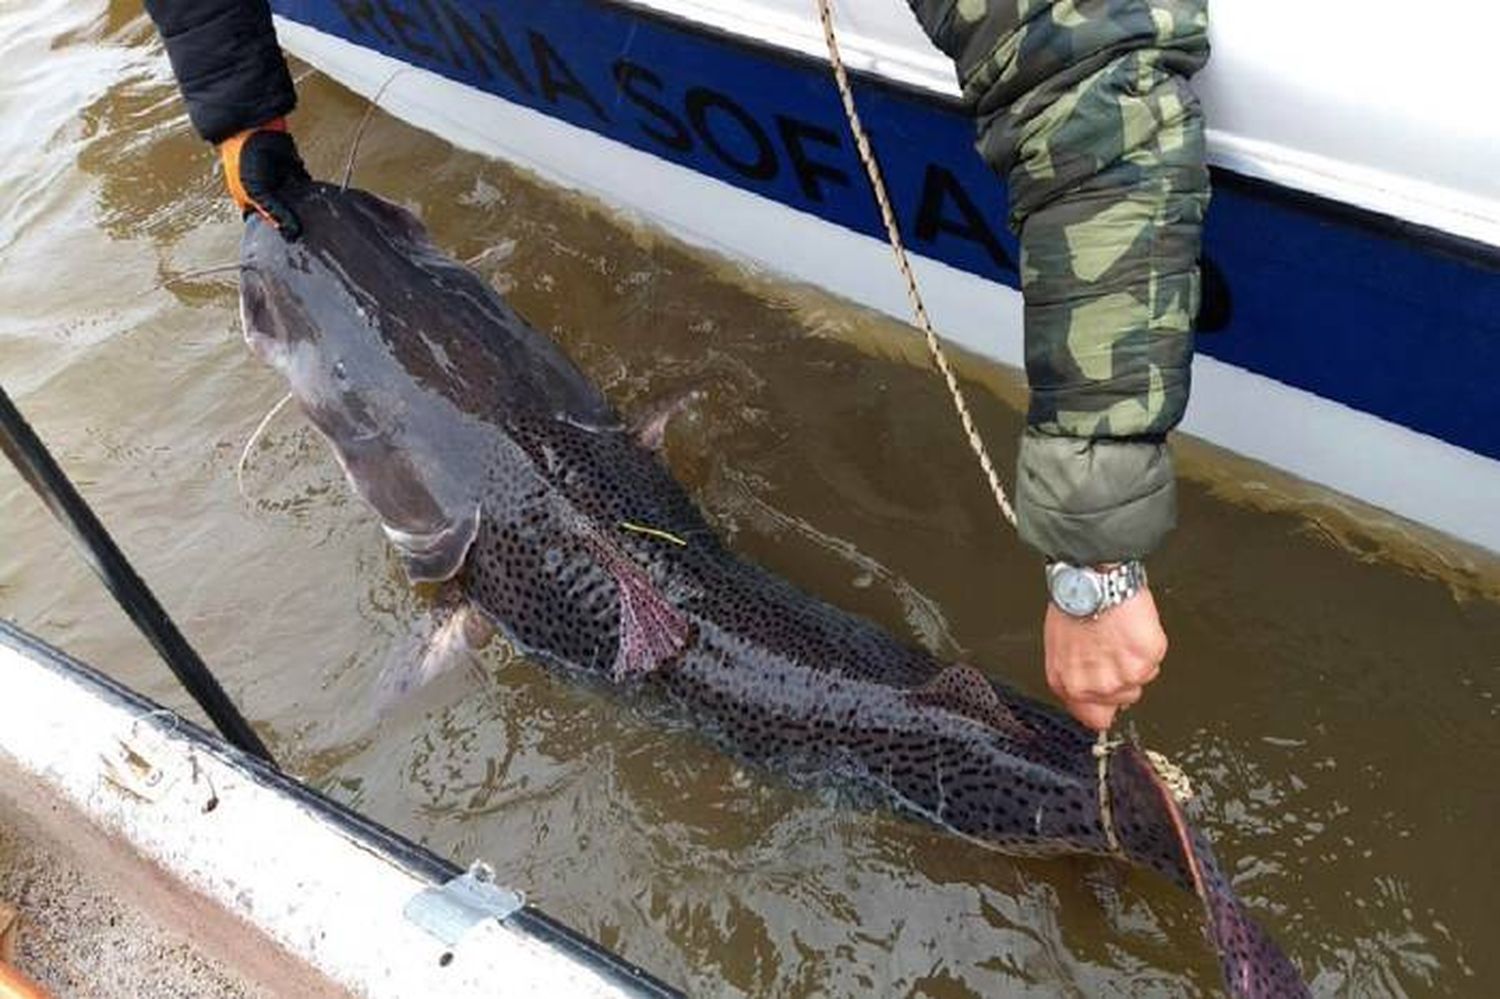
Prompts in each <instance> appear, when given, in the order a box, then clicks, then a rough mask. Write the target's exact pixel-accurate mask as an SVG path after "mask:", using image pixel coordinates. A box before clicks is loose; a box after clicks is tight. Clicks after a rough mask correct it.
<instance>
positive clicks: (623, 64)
mask: <svg viewBox="0 0 1500 999" xmlns="http://www.w3.org/2000/svg"><path fill="white" fill-rule="evenodd" d="M614 74H615V83H616V85H618V86H619V88H620V92H621V93H622V94H624V95H625V99H626V100H628V101H630V103H632V104H634V105H635V106H636V107H638V108H640V109H641V110H642V111H644V112H646V113H647V114H649V115H650V116H651V117H653V118H655V119H656V120H657V121H659V122H661V123H662V124H663V125H665V126H666V127H667V128H668V129H669V131H665V132H664V131H662V130H661V129H658V128H654V127H652V126H651V125H649V124H647V123H646V122H644V121H642V122H640V126H641V131H642V132H645V133H646V134H647V135H649V136H651V138H653V139H655V140H656V141H657V142H660V143H661V144H662V145H664V146H666V147H668V148H669V149H675V150H677V151H678V152H679V153H685V152H687V151H689V150H690V149H692V148H693V134H692V133H691V132H689V131H688V130H687V126H686V125H684V124H683V123H682V119H680V118H678V117H677V116H676V115H674V114H673V113H672V112H670V111H668V110H667V109H666V108H664V107H662V106H661V105H660V104H658V103H657V102H656V101H654V100H652V99H651V98H650V97H648V96H646V94H645V92H644V89H645V88H646V87H650V88H652V89H653V90H655V91H657V92H658V93H659V92H660V91H661V77H659V76H657V75H656V74H655V73H653V72H651V71H650V70H649V69H647V68H646V67H645V66H642V65H641V64H639V63H634V62H631V61H630V60H629V59H616V60H615V62H614Z"/></svg>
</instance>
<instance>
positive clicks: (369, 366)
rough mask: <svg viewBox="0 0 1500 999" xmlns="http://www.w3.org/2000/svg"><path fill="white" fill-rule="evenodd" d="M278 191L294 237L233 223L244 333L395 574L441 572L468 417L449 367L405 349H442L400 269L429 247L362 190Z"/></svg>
mask: <svg viewBox="0 0 1500 999" xmlns="http://www.w3.org/2000/svg"><path fill="white" fill-rule="evenodd" d="M290 200H291V202H292V206H293V209H294V210H295V211H296V212H297V213H298V215H299V217H300V218H301V220H302V223H303V228H304V234H303V236H302V238H301V239H299V240H297V241H295V242H289V241H287V240H284V239H283V238H282V237H281V235H280V234H279V233H278V232H277V231H276V230H275V228H274V227H272V226H271V225H270V224H269V223H266V222H264V221H263V220H261V219H260V218H258V217H253V216H252V217H251V218H250V219H249V221H248V222H247V224H246V229H245V234H244V238H243V240H242V242H241V248H240V262H241V274H240V318H241V323H242V326H243V329H244V336H245V341H246V343H247V345H248V346H249V347H250V349H251V351H252V352H253V353H254V354H255V355H256V356H257V357H259V358H260V359H261V360H263V361H264V362H266V363H267V364H268V365H270V366H271V367H272V368H274V369H275V370H276V371H277V372H278V373H280V374H281V376H282V377H283V378H284V379H285V381H286V385H287V388H288V389H289V390H290V392H291V394H292V397H293V398H294V399H295V400H296V402H297V403H298V405H299V407H300V408H301V409H302V411H303V412H304V413H305V414H306V415H307V417H308V418H309V419H310V420H311V421H312V423H313V425H314V426H315V427H316V428H317V429H318V431H319V432H320V433H321V434H322V436H323V437H325V438H326V439H327V440H328V442H329V444H330V445H331V446H332V448H333V452H334V455H335V456H336V457H337V459H338V460H339V463H340V464H341V465H342V467H343V469H344V471H345V473H346V475H347V476H348V478H349V481H350V483H351V484H352V485H353V487H354V489H355V491H356V492H357V493H359V494H360V496H361V497H362V498H364V499H365V500H366V502H368V503H369V504H370V505H371V506H372V507H374V509H375V511H376V513H378V514H379V515H380V518H381V521H382V523H383V525H384V527H385V530H386V533H387V535H388V536H389V537H390V538H391V540H392V541H393V542H394V543H395V544H396V546H397V548H398V549H399V550H400V551H401V553H402V554H403V556H405V561H406V567H407V572H408V575H409V576H410V577H411V578H412V579H413V580H414V581H416V580H436V579H445V578H449V577H450V576H451V575H452V574H453V573H455V572H456V571H457V569H458V568H459V566H460V565H461V563H462V560H463V556H464V554H465V553H466V551H467V548H468V545H469V543H470V542H471V541H472V539H473V537H474V533H475V529H476V525H477V512H476V510H475V505H476V503H477V499H478V495H479V491H480V484H479V481H478V471H477V469H476V461H475V455H476V454H479V453H482V447H481V445H480V444H479V443H477V442H476V437H477V436H478V435H479V433H480V431H481V430H482V427H480V426H479V425H478V424H477V422H476V421H475V420H474V419H473V418H472V417H471V416H469V415H468V414H466V413H464V412H463V411H462V408H461V407H460V406H459V405H457V404H456V402H455V399H454V398H453V395H454V393H453V392H452V391H450V390H449V389H450V387H451V385H453V384H457V383H458V376H457V374H456V373H445V372H442V371H438V372H436V373H433V372H432V371H429V370H427V369H424V368H422V367H421V366H420V365H418V364H416V363H415V362H414V361H413V360H412V356H413V355H415V354H421V355H423V356H425V357H426V358H428V359H429V361H430V359H431V358H432V357H434V356H438V355H441V353H442V350H443V348H442V346H441V344H440V343H436V342H435V341H434V340H433V336H434V335H440V333H441V330H442V329H443V328H444V324H443V322H442V315H441V313H442V305H443V302H442V298H441V296H437V295H434V294H432V293H431V290H430V288H429V287H428V284H427V283H425V282H423V281H421V280H419V279H418V278H419V277H420V275H417V276H414V274H413V261H414V260H417V259H419V258H421V257H422V256H423V255H424V254H430V253H432V252H434V251H432V250H431V248H430V244H429V243H428V242H427V240H426V236H425V234H424V233H423V231H422V228H421V225H420V223H418V222H417V221H416V220H415V218H414V217H412V216H411V215H410V213H408V212H406V211H405V210H404V209H401V208H399V207H397V206H395V205H391V204H389V203H388V202H385V201H382V200H381V199H379V198H376V197H374V196H373V195H368V194H364V193H363V192H357V191H343V190H340V189H339V188H336V187H331V186H329V185H323V184H309V185H306V186H305V187H301V188H298V189H297V190H295V191H294V192H292V193H291V194H290ZM424 309H425V310H426V311H427V312H429V313H431V315H424ZM433 331H436V334H435V333H434V332H433Z"/></svg>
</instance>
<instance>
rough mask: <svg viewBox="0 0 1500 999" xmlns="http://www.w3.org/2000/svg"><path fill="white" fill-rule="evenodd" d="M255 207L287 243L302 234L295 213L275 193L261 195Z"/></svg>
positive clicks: (294, 240) (300, 223)
mask: <svg viewBox="0 0 1500 999" xmlns="http://www.w3.org/2000/svg"><path fill="white" fill-rule="evenodd" d="M255 207H256V209H257V210H258V211H259V212H260V214H261V215H262V216H263V217H264V218H266V219H267V220H269V221H270V223H271V224H272V225H274V226H275V227H276V228H277V230H278V231H279V232H280V233H281V236H282V238H283V239H285V240H286V241H287V242H288V243H294V242H296V241H297V239H298V238H299V237H300V236H301V235H302V222H301V220H300V219H298V218H297V213H296V212H294V211H292V209H291V207H290V206H288V205H287V203H286V202H285V201H282V200H281V199H280V198H278V197H277V196H276V195H274V194H268V195H263V196H262V197H260V198H259V199H257V200H256V202H255Z"/></svg>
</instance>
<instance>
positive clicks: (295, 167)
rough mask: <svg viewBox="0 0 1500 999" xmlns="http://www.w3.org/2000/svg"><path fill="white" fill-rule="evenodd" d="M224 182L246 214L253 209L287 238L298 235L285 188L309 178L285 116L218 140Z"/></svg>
mask: <svg viewBox="0 0 1500 999" xmlns="http://www.w3.org/2000/svg"><path fill="white" fill-rule="evenodd" d="M219 160H220V162H221V163H223V165H224V182H225V184H227V185H228V186H229V196H230V197H231V198H233V199H234V203H235V204H237V205H239V206H240V211H241V212H243V213H244V214H245V215H246V216H248V215H249V214H250V213H251V212H255V213H256V214H257V215H259V216H260V217H261V218H263V219H265V220H266V221H267V222H269V223H271V224H272V225H273V226H275V227H276V228H277V229H279V230H280V231H281V235H282V236H284V237H286V238H287V239H288V240H294V239H296V238H297V237H298V236H301V235H302V223H301V222H300V221H298V219H297V215H296V213H295V212H293V211H292V209H291V206H290V205H289V204H288V203H287V198H286V193H287V190H288V188H291V187H294V186H296V185H298V184H305V183H307V182H308V181H309V180H310V179H311V178H310V177H309V176H308V173H307V167H305V166H303V164H302V157H301V156H299V155H297V145H296V143H294V142H293V141H292V133H291V132H288V131H287V128H286V119H285V118H274V119H272V120H271V121H268V122H266V123H265V124H264V125H257V126H256V127H255V128H247V129H245V130H244V131H243V132H236V133H235V134H234V135H231V136H230V137H229V138H227V139H225V140H224V141H223V142H221V143H219Z"/></svg>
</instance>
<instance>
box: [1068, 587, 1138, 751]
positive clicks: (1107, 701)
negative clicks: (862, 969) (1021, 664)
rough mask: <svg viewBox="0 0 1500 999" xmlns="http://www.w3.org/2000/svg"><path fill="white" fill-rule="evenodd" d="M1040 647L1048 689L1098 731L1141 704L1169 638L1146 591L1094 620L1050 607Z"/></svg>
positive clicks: (1083, 721)
mask: <svg viewBox="0 0 1500 999" xmlns="http://www.w3.org/2000/svg"><path fill="white" fill-rule="evenodd" d="M1042 643H1043V645H1044V646H1045V652H1046V662H1047V685H1048V686H1049V687H1051V688H1052V692H1053V693H1054V694H1056V695H1057V696H1058V698H1059V699H1060V700H1061V701H1062V702H1063V705H1064V706H1065V707H1066V708H1067V709H1068V713H1069V714H1071V715H1072V716H1073V717H1074V718H1077V719H1078V721H1079V722H1081V723H1082V724H1084V725H1087V726H1088V727H1089V728H1092V729H1096V730H1099V731H1103V730H1105V729H1107V728H1109V726H1110V725H1111V724H1112V723H1113V722H1114V719H1115V712H1117V711H1119V710H1120V709H1121V708H1123V707H1126V706H1128V705H1131V704H1134V703H1135V702H1136V701H1138V700H1140V699H1141V694H1142V693H1143V692H1144V689H1145V686H1146V684H1148V683H1150V682H1151V681H1152V680H1154V679H1156V674H1157V673H1159V672H1160V671H1161V661H1162V660H1163V659H1165V658H1166V655H1167V634H1166V632H1164V631H1163V630H1162V627H1161V619H1160V618H1159V617H1158V616H1157V613H1156V601H1155V600H1153V599H1152V598H1151V591H1150V590H1149V589H1143V590H1141V591H1140V592H1139V593H1137V594H1136V595H1135V596H1133V597H1131V598H1130V599H1129V600H1127V601H1125V602H1124V603H1122V604H1120V605H1119V606H1118V607H1112V608H1110V609H1109V610H1107V611H1105V612H1104V613H1103V614H1101V615H1099V616H1098V617H1097V618H1093V619H1089V618H1075V617H1069V616H1068V615H1067V614H1064V613H1063V612H1062V611H1061V610H1059V609H1058V608H1057V606H1056V605H1054V604H1052V603H1051V602H1048V604H1047V619H1046V622H1045V624H1044V625H1043V627H1042Z"/></svg>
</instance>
